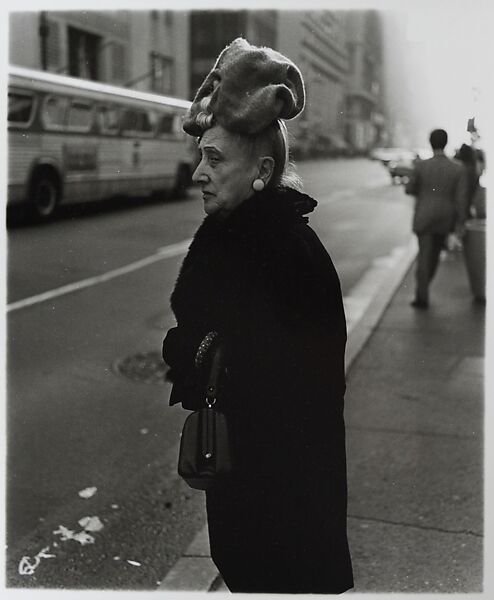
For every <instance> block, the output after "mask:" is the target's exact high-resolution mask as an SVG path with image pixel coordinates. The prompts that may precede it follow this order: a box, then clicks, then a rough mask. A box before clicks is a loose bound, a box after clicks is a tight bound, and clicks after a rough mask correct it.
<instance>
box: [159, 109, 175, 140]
mask: <svg viewBox="0 0 494 600" xmlns="http://www.w3.org/2000/svg"><path fill="white" fill-rule="evenodd" d="M174 119H175V117H174V115H172V114H169V115H162V116H161V118H160V125H159V129H158V134H159V135H169V134H171V133H174V130H173V122H174Z"/></svg>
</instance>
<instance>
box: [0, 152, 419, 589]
mask: <svg viewBox="0 0 494 600" xmlns="http://www.w3.org/2000/svg"><path fill="white" fill-rule="evenodd" d="M299 171H300V174H301V176H302V178H303V180H304V182H305V184H306V185H305V187H306V191H307V192H308V193H309V194H311V195H313V196H314V197H315V198H316V199H317V200H318V201H319V207H318V208H317V210H316V212H315V213H314V215H313V216H312V218H311V225H312V226H313V227H314V229H315V230H316V231H317V232H318V234H319V235H320V237H321V239H322V240H323V242H324V243H325V245H326V247H327V248H328V250H329V252H330V254H331V256H332V258H333V261H334V263H335V265H336V267H337V270H338V272H339V274H340V278H341V282H342V288H343V294H344V296H346V297H347V298H351V299H352V301H353V304H352V306H355V307H357V309H358V306H359V294H360V293H362V294H365V293H366V290H367V288H366V286H365V285H362V284H363V282H365V281H366V276H367V278H368V275H369V273H371V272H372V270H373V269H375V268H376V265H377V266H378V265H379V261H382V260H387V259H388V258H389V257H390V256H393V252H396V250H397V249H398V250H399V249H400V248H402V247H403V246H405V245H406V244H407V243H408V241H409V239H410V219H411V210H412V201H411V199H410V198H408V197H406V196H405V194H404V193H403V190H402V189H401V188H398V187H393V186H391V185H390V181H389V177H388V175H387V173H386V171H385V170H384V168H383V167H382V166H381V165H380V164H378V163H375V162H371V161H368V160H366V159H352V160H350V159H348V160H332V161H311V162H306V163H302V164H301V165H300V166H299ZM202 218H203V215H202V209H201V199H200V194H199V193H198V190H192V191H191V192H190V194H189V197H188V198H187V199H185V200H181V201H178V200H171V201H169V202H167V203H163V202H149V201H147V202H143V201H133V202H130V203H129V202H126V203H125V206H117V205H116V204H115V203H111V204H108V203H106V204H105V205H103V206H101V207H100V206H98V207H96V205H95V206H93V207H89V208H88V207H83V208H78V209H77V210H70V211H64V212H63V214H62V215H61V216H60V217H59V218H58V219H56V220H55V221H53V222H51V223H48V224H45V225H42V226H41V225H16V226H14V227H12V228H10V229H9V231H8V252H9V255H8V310H9V313H8V324H7V392H8V411H7V419H8V420H7V433H8V441H7V450H8V460H7V469H8V470H7V537H8V562H7V581H8V583H9V585H12V586H22V587H52V588H60V587H63V588H76V589H82V588H98V589H107V588H111V589H155V588H156V586H157V585H158V583H159V582H160V581H161V580H162V579H163V577H164V576H165V575H166V573H167V571H168V570H169V569H170V567H171V566H172V565H173V564H174V563H175V562H176V560H177V559H178V557H179V556H180V555H181V553H182V552H183V550H184V548H186V547H187V546H188V544H189V543H190V541H191V540H192V539H193V538H194V535H195V534H196V533H197V532H198V531H199V530H200V529H201V527H202V525H203V509H202V501H203V498H202V494H196V493H194V492H192V491H191V490H190V489H189V488H187V487H186V486H185V484H183V483H182V482H181V481H180V480H179V478H178V476H177V475H176V451H177V443H178V436H179V432H180V429H181V424H182V422H183V419H184V417H185V414H183V412H182V411H181V410H180V409H179V408H177V407H175V408H169V407H168V406H167V400H168V393H169V388H168V385H167V384H166V383H164V382H163V380H162V375H163V366H162V365H161V364H160V360H159V354H160V348H161V341H162V338H163V335H164V332H165V331H166V329H167V327H169V326H171V325H173V316H172V315H171V312H170V309H169V304H168V298H169V295H170V292H171V290H172V287H173V284H174V281H175V278H176V275H177V271H178V268H179V266H180V263H181V260H182V259H183V256H184V252H185V249H186V245H187V244H186V242H187V240H189V239H190V238H191V236H192V235H193V233H194V231H195V229H196V228H197V226H198V225H199V223H200V222H201V220H202ZM350 317H351V315H350ZM86 517H89V518H92V519H93V521H92V522H93V523H95V525H94V528H93V529H92V530H89V533H88V530H87V529H84V523H86V521H84V520H83V519H85V518H86ZM96 518H97V519H96ZM81 523H82V524H81ZM86 526H87V525H86ZM91 531H92V533H91ZM67 532H71V533H67ZM84 532H86V535H89V538H87V537H86V538H85V537H84V535H82V536H81V535H79V536H78V534H84ZM45 555H49V556H50V558H46V556H45ZM36 557H37V559H36ZM29 565H31V566H32V569H30V568H29Z"/></svg>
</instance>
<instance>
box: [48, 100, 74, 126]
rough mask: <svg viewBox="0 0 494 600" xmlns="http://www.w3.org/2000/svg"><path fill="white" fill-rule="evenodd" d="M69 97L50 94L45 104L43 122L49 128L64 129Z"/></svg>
mask: <svg viewBox="0 0 494 600" xmlns="http://www.w3.org/2000/svg"><path fill="white" fill-rule="evenodd" d="M67 104H68V99H67V98H64V97H62V96H48V97H47V98H45V102H44V106H43V112H42V116H43V123H44V125H45V127H46V128H47V129H58V130H60V129H63V126H64V123H65V112H66V110H67Z"/></svg>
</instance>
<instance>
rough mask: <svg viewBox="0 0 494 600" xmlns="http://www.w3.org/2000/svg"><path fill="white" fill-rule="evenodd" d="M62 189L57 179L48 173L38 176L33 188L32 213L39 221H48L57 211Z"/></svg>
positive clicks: (31, 198)
mask: <svg viewBox="0 0 494 600" xmlns="http://www.w3.org/2000/svg"><path fill="white" fill-rule="evenodd" d="M59 196H60V188H59V185H58V182H57V180H56V178H55V177H54V176H53V175H50V174H48V173H41V174H39V175H36V176H35V178H34V180H33V184H32V186H31V195H30V202H31V212H32V215H33V217H34V218H36V219H38V220H43V221H44V220H47V219H49V218H50V217H52V216H53V215H54V214H55V212H56V209H57V206H58V201H59Z"/></svg>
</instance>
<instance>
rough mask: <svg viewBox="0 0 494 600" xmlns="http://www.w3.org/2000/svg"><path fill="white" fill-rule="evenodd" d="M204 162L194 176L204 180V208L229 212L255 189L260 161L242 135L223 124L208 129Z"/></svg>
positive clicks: (220, 213) (202, 144) (202, 143)
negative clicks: (246, 145) (253, 183)
mask: <svg viewBox="0 0 494 600" xmlns="http://www.w3.org/2000/svg"><path fill="white" fill-rule="evenodd" d="M199 153H200V155H201V162H200V163H199V165H198V166H197V169H196V170H195V172H194V174H193V175H192V180H193V181H194V182H197V183H200V185H201V188H202V197H203V200H204V211H205V212H206V214H208V215H213V214H217V215H218V216H226V215H228V214H229V213H230V212H231V211H232V210H234V209H235V208H237V206H239V205H240V204H241V203H242V202H243V201H244V200H246V199H247V198H248V197H249V196H251V195H252V194H253V193H254V192H253V189H252V182H253V181H254V179H256V177H257V176H258V173H259V169H258V166H257V161H256V160H255V158H253V157H252V156H249V152H248V150H247V148H246V147H245V145H244V144H242V143H241V138H240V136H236V135H234V134H231V133H230V132H229V131H227V130H226V129H223V127H221V126H220V125H215V126H214V127H212V128H211V129H207V130H206V131H205V132H204V134H203V136H202V138H201V141H200V142H199Z"/></svg>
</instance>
